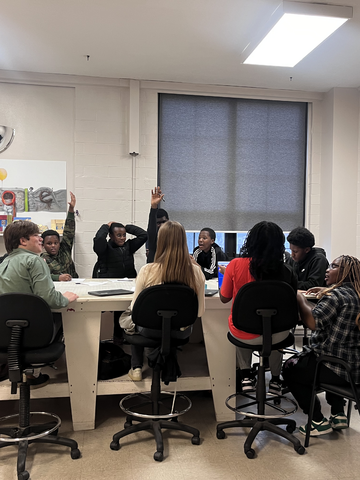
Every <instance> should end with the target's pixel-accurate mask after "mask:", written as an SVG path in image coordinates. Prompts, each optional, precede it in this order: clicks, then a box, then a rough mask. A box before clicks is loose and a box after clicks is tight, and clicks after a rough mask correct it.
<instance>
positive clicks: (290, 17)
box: [243, 1, 353, 67]
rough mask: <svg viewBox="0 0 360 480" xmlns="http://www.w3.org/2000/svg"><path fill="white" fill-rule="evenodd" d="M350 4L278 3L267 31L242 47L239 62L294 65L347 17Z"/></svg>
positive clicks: (350, 8)
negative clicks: (257, 39) (256, 41)
mask: <svg viewBox="0 0 360 480" xmlns="http://www.w3.org/2000/svg"><path fill="white" fill-rule="evenodd" d="M352 13H353V9H352V7H344V6H337V5H325V4H320V3H302V2H288V1H284V2H282V5H280V6H279V7H278V8H277V9H276V10H275V12H274V14H273V15H272V18H271V20H272V22H271V23H272V25H273V28H272V29H271V31H269V29H268V30H267V31H268V32H269V33H268V34H267V35H266V36H265V38H263V40H262V41H261V42H260V43H258V45H257V46H256V44H257V43H255V42H254V48H253V49H252V51H251V45H249V48H248V49H247V50H246V52H245V54H246V55H247V58H246V60H245V61H243V63H246V64H251V65H270V66H277V67H294V66H295V65H296V64H297V63H299V62H300V60H302V59H303V58H304V57H306V55H308V54H309V53H310V52H311V51H312V50H314V48H316V47H317V46H318V45H320V43H321V42H323V41H324V40H325V39H326V38H327V37H328V36H330V35H331V34H332V33H333V32H334V31H335V30H337V29H338V28H339V27H340V26H341V25H342V24H343V23H345V22H346V21H347V20H348V19H349V18H352Z"/></svg>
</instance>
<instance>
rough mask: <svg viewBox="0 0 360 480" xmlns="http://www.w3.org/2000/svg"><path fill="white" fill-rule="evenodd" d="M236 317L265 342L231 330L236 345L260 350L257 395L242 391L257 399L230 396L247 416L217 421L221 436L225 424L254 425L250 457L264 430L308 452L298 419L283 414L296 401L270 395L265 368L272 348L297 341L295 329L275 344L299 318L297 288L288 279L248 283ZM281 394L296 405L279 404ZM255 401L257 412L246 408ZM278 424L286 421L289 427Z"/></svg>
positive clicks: (220, 436) (246, 446)
mask: <svg viewBox="0 0 360 480" xmlns="http://www.w3.org/2000/svg"><path fill="white" fill-rule="evenodd" d="M232 318H233V323H234V325H235V327H236V328H237V329H239V330H243V331H245V332H248V333H253V334H257V335H263V345H258V346H256V345H249V344H246V343H243V342H241V341H240V340H238V339H236V338H235V337H233V336H232V335H231V334H230V333H228V339H229V341H230V342H231V343H232V344H233V345H236V346H237V347H242V348H247V349H251V350H253V351H256V352H259V368H258V376H257V386H256V398H255V400H254V398H253V397H252V396H251V394H248V393H242V395H244V397H246V398H249V399H250V400H253V401H250V403H247V404H246V405H241V406H240V407H235V408H234V407H231V406H230V400H231V399H234V397H235V398H236V395H237V394H234V395H231V396H230V397H228V398H227V400H226V405H227V406H228V408H230V409H231V410H233V411H234V412H235V413H238V414H242V415H244V418H242V419H240V420H233V421H230V422H223V423H220V424H219V425H217V429H216V436H217V438H218V439H223V438H225V432H224V429H225V428H233V427H251V431H250V433H249V435H248V437H247V439H246V441H245V444H244V452H245V454H246V456H247V457H248V458H254V456H255V451H254V450H253V449H252V448H251V445H252V443H253V441H254V439H255V437H256V436H257V434H258V433H259V432H260V431H262V430H268V431H270V432H273V433H276V434H277V435H280V436H282V437H284V438H286V439H288V440H289V441H290V442H292V443H293V445H294V449H295V451H296V452H297V453H299V454H300V455H302V454H303V453H304V452H305V449H304V447H303V446H302V445H301V443H300V441H299V440H298V439H297V438H296V437H294V436H293V435H291V433H292V432H293V431H294V430H295V428H296V423H295V421H294V420H289V419H285V418H283V417H285V416H288V415H291V414H292V413H294V412H295V411H296V410H297V405H296V403H295V402H293V401H292V400H291V399H289V398H287V397H283V396H282V395H279V396H276V397H274V396H271V398H267V397H266V386H265V371H266V369H267V368H268V366H269V356H270V353H271V351H272V350H279V349H283V348H285V347H289V346H290V345H292V344H293V342H294V336H293V334H292V333H289V335H288V337H287V338H286V339H285V340H283V341H282V342H280V343H277V344H274V345H272V341H271V336H272V334H273V333H278V332H283V331H286V330H290V329H291V328H293V327H294V326H295V325H296V323H297V321H298V308H297V301H296V295H295V292H294V290H293V289H292V288H291V286H290V285H288V284H287V283H285V282H280V281H261V282H251V283H248V284H246V285H244V286H243V287H242V288H241V289H240V290H239V292H238V294H237V295H236V298H235V301H234V305H233V310H232ZM281 398H286V399H287V401H288V402H290V403H291V404H292V405H293V406H294V408H291V409H284V408H282V407H281V406H279V405H278V402H277V401H276V400H279V399H281ZM253 405H256V406H257V412H256V413H252V412H251V411H246V409H247V408H249V407H252V406H253ZM265 407H267V410H269V409H274V410H275V414H274V415H270V414H265ZM244 410H245V411H244ZM278 425H286V431H285V430H283V429H282V428H280V427H279V426H278Z"/></svg>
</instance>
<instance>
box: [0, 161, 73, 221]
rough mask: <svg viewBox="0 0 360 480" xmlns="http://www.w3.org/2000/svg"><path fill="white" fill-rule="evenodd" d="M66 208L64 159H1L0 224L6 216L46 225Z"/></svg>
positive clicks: (62, 214) (59, 216) (64, 214)
mask: <svg viewBox="0 0 360 480" xmlns="http://www.w3.org/2000/svg"><path fill="white" fill-rule="evenodd" d="M66 210H67V194H66V162H58V161H54V162H53V161H41V160H5V159H4V160H3V159H1V158H0V217H1V219H0V220H1V224H2V227H4V225H5V224H6V220H5V218H7V216H9V215H11V216H12V217H13V218H24V219H31V221H33V222H35V223H37V224H39V225H43V226H49V225H50V224H51V220H52V219H55V218H56V219H64V218H65V216H66ZM49 228H50V227H49Z"/></svg>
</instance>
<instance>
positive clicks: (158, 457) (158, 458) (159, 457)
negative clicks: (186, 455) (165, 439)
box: [154, 452, 164, 462]
mask: <svg viewBox="0 0 360 480" xmlns="http://www.w3.org/2000/svg"><path fill="white" fill-rule="evenodd" d="M163 458H164V454H163V452H155V453H154V460H156V461H157V462H162V461H163Z"/></svg>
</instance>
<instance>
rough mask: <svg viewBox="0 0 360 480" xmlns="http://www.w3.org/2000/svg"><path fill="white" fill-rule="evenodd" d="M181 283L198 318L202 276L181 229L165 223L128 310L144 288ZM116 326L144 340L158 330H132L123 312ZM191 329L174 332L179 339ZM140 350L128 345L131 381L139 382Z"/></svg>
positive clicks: (202, 294)
mask: <svg viewBox="0 0 360 480" xmlns="http://www.w3.org/2000/svg"><path fill="white" fill-rule="evenodd" d="M166 282H168V283H171V282H176V283H182V284H184V285H188V286H189V287H191V288H192V289H193V290H195V292H196V293H197V296H198V300H199V309H198V317H201V316H202V315H203V313H204V310H205V277H204V275H203V274H202V272H201V269H200V268H199V266H198V265H196V264H195V263H194V262H193V261H192V260H191V258H190V256H189V252H188V248H187V242H186V234H185V229H184V227H183V226H182V225H181V224H180V223H178V222H173V221H171V220H169V221H168V222H166V223H165V224H164V225H163V226H162V227H161V229H160V230H159V236H158V245H157V250H156V255H155V259H154V263H148V264H147V265H144V266H143V267H142V268H141V270H140V272H139V275H138V277H137V279H136V286H135V292H134V296H133V300H132V302H131V306H130V310H132V308H133V305H134V303H135V300H136V299H137V297H138V295H139V293H140V292H141V291H142V290H144V289H145V288H148V287H151V286H153V285H159V284H161V283H166ZM120 325H121V327H122V328H124V329H125V331H126V333H128V334H140V335H143V336H145V337H154V336H156V337H157V336H158V335H159V332H158V331H151V330H150V329H146V328H142V327H136V329H135V325H134V323H133V321H132V319H131V314H130V315H129V314H126V313H124V314H123V315H122V316H121V318H120ZM191 331H192V328H191V327H189V328H186V329H185V330H184V331H181V332H177V336H178V337H180V338H187V337H188V336H190V334H191ZM143 353H144V349H143V348H142V347H139V346H135V345H131V370H130V371H129V377H130V378H131V380H133V381H134V382H139V381H141V380H142V367H143Z"/></svg>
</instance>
